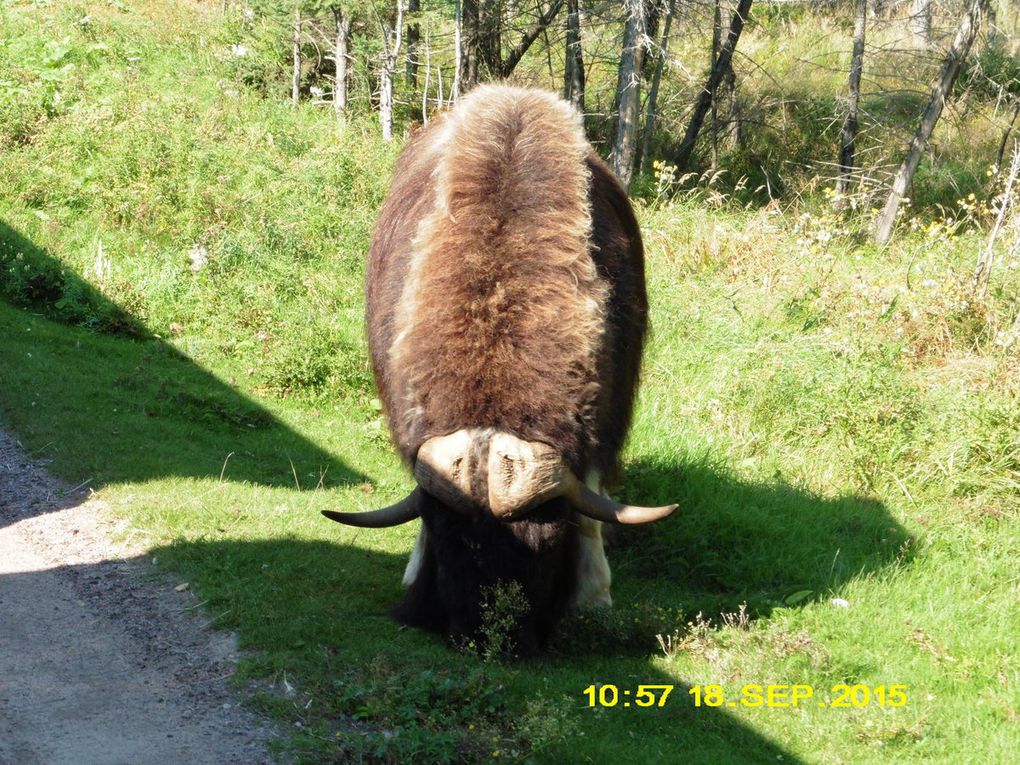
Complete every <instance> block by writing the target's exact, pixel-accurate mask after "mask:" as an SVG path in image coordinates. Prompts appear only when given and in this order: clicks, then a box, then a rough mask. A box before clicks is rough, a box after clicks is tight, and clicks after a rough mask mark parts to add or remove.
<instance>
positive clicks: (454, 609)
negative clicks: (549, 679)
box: [396, 492, 577, 654]
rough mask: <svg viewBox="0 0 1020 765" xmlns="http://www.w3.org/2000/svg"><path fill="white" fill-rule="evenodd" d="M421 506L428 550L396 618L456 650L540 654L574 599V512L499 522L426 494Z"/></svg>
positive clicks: (556, 508) (556, 505)
mask: <svg viewBox="0 0 1020 765" xmlns="http://www.w3.org/2000/svg"><path fill="white" fill-rule="evenodd" d="M418 503H419V511H420V513H421V518H422V521H423V532H422V533H423V535H424V539H423V540H420V544H423V546H422V548H421V550H420V551H419V553H420V557H418V559H417V560H414V559H412V561H411V563H410V564H409V572H408V573H409V575H411V576H412V577H413V583H412V584H411V587H410V590H409V591H408V593H407V596H406V597H405V599H404V602H403V603H402V604H401V606H400V607H399V608H398V609H397V614H396V615H397V617H398V618H399V619H400V620H401V621H402V622H404V623H406V624H409V625H412V626H416V627H423V628H426V629H431V630H434V631H437V632H442V633H445V634H447V635H448V636H449V637H450V638H451V640H453V642H455V643H466V642H469V641H473V642H474V643H475V644H476V645H478V646H480V647H485V648H488V649H494V650H509V651H511V652H514V653H522V654H531V653H534V652H536V651H537V650H538V649H539V648H540V647H541V646H542V644H544V643H545V641H546V639H547V638H548V636H549V634H550V632H551V631H552V629H553V627H554V626H555V624H556V622H557V621H558V620H559V618H560V617H561V616H562V614H563V612H564V610H565V609H566V607H567V604H568V602H569V600H570V597H571V595H572V593H573V591H574V577H575V571H576V564H575V559H576V536H577V535H576V523H575V522H573V521H572V520H571V517H572V516H573V513H572V511H571V509H570V506H569V504H568V503H567V502H566V501H565V500H562V499H557V500H553V501H550V502H547V503H545V504H543V505H541V506H540V507H538V508H535V509H534V510H533V511H532V512H530V513H529V514H528V515H527V516H526V517H524V518H520V519H518V520H500V519H497V518H496V517H494V516H493V515H492V514H491V513H490V512H489V511H488V510H486V509H482V508H479V509H478V510H477V511H476V512H473V513H470V514H465V513H462V512H458V511H455V510H452V509H451V508H450V507H448V506H446V505H445V504H444V503H443V502H442V501H440V500H438V499H436V498H435V497H432V496H430V495H428V494H426V493H424V492H422V493H420V494H419V498H418ZM412 566H413V567H416V569H417V570H415V571H411V570H410V569H411V567H412Z"/></svg>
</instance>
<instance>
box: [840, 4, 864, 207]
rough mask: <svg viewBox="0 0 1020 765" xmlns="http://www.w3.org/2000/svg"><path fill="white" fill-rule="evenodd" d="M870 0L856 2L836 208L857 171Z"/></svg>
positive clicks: (841, 139)
mask: <svg viewBox="0 0 1020 765" xmlns="http://www.w3.org/2000/svg"><path fill="white" fill-rule="evenodd" d="M867 17H868V0H856V4H855V11H854V47H853V53H852V54H851V56H850V84H849V91H850V93H849V98H848V102H847V109H846V119H844V120H843V129H842V130H841V131H840V137H839V140H840V149H839V178H838V179H837V180H836V207H837V209H838V208H840V207H842V205H843V203H844V200H845V199H846V195H847V192H849V191H850V181H851V176H852V174H853V170H854V144H855V143H856V141H857V111H858V109H859V108H860V103H861V74H862V72H863V71H864V33H865V27H866V26H867V20H868V18H867Z"/></svg>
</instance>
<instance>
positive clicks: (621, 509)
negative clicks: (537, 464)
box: [566, 476, 677, 524]
mask: <svg viewBox="0 0 1020 765" xmlns="http://www.w3.org/2000/svg"><path fill="white" fill-rule="evenodd" d="M571 478H572V479H573V481H572V483H573V484H574V485H573V486H572V487H570V489H569V490H568V491H567V492H566V495H567V498H568V499H569V500H570V504H572V505H573V506H574V509H575V510H576V511H577V512H579V513H581V514H582V515H587V516H588V517H589V518H594V519H595V520H596V521H603V522H604V523H622V524H636V523H651V522H652V521H658V520H661V519H662V518H665V517H666V516H668V515H670V514H671V513H672V512H673V511H674V510H676V509H677V505H663V506H662V507H641V506H639V505H624V504H621V503H619V502H616V501H614V500H611V499H610V498H609V497H603V496H602V495H601V494H596V493H595V492H594V491H592V490H591V489H589V488H588V487H587V486H585V485H584V484H583V483H582V482H581V481H578V480H577V478H576V477H575V476H571Z"/></svg>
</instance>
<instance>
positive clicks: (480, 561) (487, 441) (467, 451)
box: [325, 428, 676, 652]
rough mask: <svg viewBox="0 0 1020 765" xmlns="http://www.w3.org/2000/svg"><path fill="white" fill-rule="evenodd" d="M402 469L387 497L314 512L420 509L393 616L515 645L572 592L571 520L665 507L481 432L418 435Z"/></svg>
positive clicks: (534, 634)
mask: <svg viewBox="0 0 1020 765" xmlns="http://www.w3.org/2000/svg"><path fill="white" fill-rule="evenodd" d="M414 476H415V479H416V481H417V482H418V487H417V488H416V489H415V490H414V491H413V492H412V493H411V494H410V495H409V496H408V497H406V498H405V499H403V500H401V501H400V502H398V503H397V504H395V505H392V506H390V507H387V508H384V509H382V510H376V511H373V512H370V513H336V512H330V511H326V512H325V515H327V516H328V517H329V518H332V519H333V520H336V521H339V522H341V523H345V524H348V525H352V526H376V527H378V526H392V525H395V524H397V523H404V522H406V521H410V520H413V519H414V518H418V517H420V518H421V519H422V521H423V525H424V533H423V537H419V541H418V544H417V545H416V549H415V552H414V554H413V555H412V558H411V563H410V564H409V566H408V572H407V576H405V583H407V584H408V585H409V586H410V589H409V591H408V593H407V596H406V598H405V599H404V602H403V604H402V605H401V606H400V607H399V608H398V610H397V617H398V618H399V619H400V620H401V621H403V622H405V623H407V624H411V625H414V626H417V627H422V628H426V629H433V630H436V631H439V632H445V633H447V634H449V635H450V636H451V637H453V638H455V639H460V638H468V639H475V640H482V641H483V642H486V643H489V644H490V645H491V643H492V641H493V637H494V635H493V634H490V633H492V632H493V630H494V629H499V630H502V631H503V632H504V633H505V634H504V635H502V637H503V638H507V637H508V638H510V642H512V643H513V644H514V645H515V646H516V647H517V650H519V651H521V652H533V651H535V650H537V649H538V648H539V647H540V646H541V644H542V643H543V642H544V641H545V639H546V638H547V637H548V635H549V633H550V632H551V630H552V628H553V626H554V625H555V624H556V622H557V621H558V620H559V617H560V616H561V615H562V614H563V611H564V609H565V608H566V606H567V604H568V603H569V601H570V599H571V597H572V596H573V595H574V592H575V589H576V585H577V581H576V578H575V577H576V571H577V569H578V566H577V563H578V560H579V556H580V555H581V548H582V546H583V545H584V543H582V541H581V540H580V537H579V534H578V530H579V527H580V526H579V520H580V521H583V522H584V523H590V522H591V520H594V521H602V522H608V523H647V522H649V521H653V520H657V519H658V518H662V517H664V516H666V515H668V514H669V513H671V512H672V511H673V510H674V509H675V508H676V506H675V505H668V506H665V507H658V508H647V507H635V506H628V505H621V504H619V503H617V502H613V501H612V500H610V499H608V498H607V497H604V496H601V495H599V494H597V493H596V492H594V491H593V490H592V489H590V488H589V487H587V486H586V485H585V484H584V483H583V482H582V481H581V480H580V479H579V478H578V477H577V475H576V474H575V473H574V471H572V470H571V469H570V467H569V466H568V465H567V464H566V461H565V460H564V459H563V457H562V456H561V455H560V454H558V452H557V451H556V449H555V448H554V447H552V446H550V445H549V444H546V443H542V442H538V441H525V440H523V439H520V438H517V437H516V436H513V435H511V434H509V433H506V432H504V431H498V430H493V429H479V428H471V429H465V430H459V431H456V432H454V433H450V434H448V435H445V436H437V437H433V438H430V439H428V440H426V441H425V442H424V443H423V444H422V445H421V447H420V448H419V449H418V452H417V455H416V458H415V465H414ZM582 516H584V517H583V518H582ZM589 519H590V520H589ZM595 525H596V526H597V525H598V524H597V523H596V524H595ZM588 541H590V540H588ZM597 544H598V550H599V554H601V542H600V541H597ZM589 546H590V545H589ZM603 560H604V558H603ZM515 601H516V602H515Z"/></svg>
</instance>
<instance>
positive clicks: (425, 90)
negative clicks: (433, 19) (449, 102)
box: [421, 26, 443, 125]
mask: <svg viewBox="0 0 1020 765" xmlns="http://www.w3.org/2000/svg"><path fill="white" fill-rule="evenodd" d="M431 76H432V46H431V44H430V40H429V28H428V27H427V26H426V27H425V84H424V85H423V86H422V89H421V121H422V124H423V125H427V124H429V79H430V78H431ZM440 87H442V85H440ZM440 92H441V91H440ZM440 99H442V96H441V95H440ZM442 105H443V102H442V100H440V102H439V106H440V107H442Z"/></svg>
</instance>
